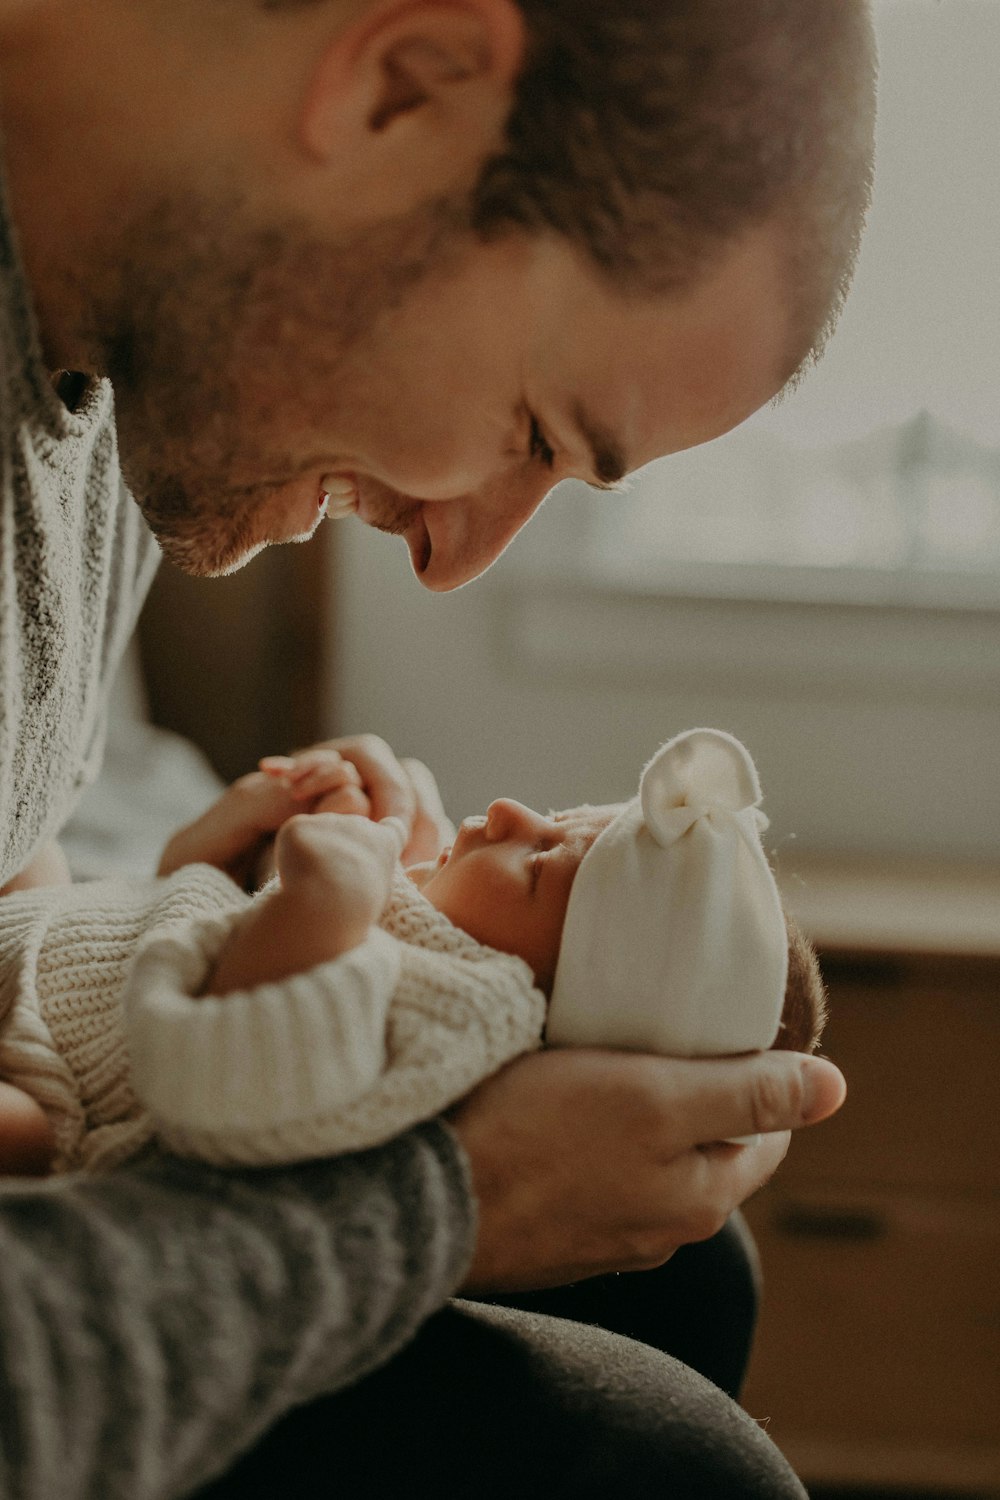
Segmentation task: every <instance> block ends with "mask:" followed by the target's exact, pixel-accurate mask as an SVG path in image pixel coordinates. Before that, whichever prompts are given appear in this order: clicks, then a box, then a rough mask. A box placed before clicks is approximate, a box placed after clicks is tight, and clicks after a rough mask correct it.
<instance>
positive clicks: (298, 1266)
mask: <svg viewBox="0 0 1000 1500" xmlns="http://www.w3.org/2000/svg"><path fill="white" fill-rule="evenodd" d="M471 1220H472V1210H471V1205H470V1200H469V1195H468V1188H467V1183H466V1179H465V1174H464V1167H463V1163H462V1160H461V1154H460V1153H459V1152H458V1150H457V1149H456V1146H455V1143H454V1140H453V1139H452V1138H451V1137H450V1136H449V1134H448V1132H447V1131H445V1130H444V1129H442V1128H441V1127H440V1126H437V1125H430V1126H426V1127H422V1128H421V1129H419V1130H415V1131H412V1132H410V1133H409V1134H408V1135H406V1136H404V1137H402V1138H401V1139H400V1140H398V1141H395V1142H393V1143H392V1144H391V1145H389V1146H386V1147H382V1148H380V1149H378V1150H375V1151H370V1152H365V1153H363V1154H360V1155H358V1156H354V1157H342V1158H340V1159H338V1160H336V1161H333V1162H321V1163H315V1164H311V1165H308V1166H303V1167H297V1168H295V1169H294V1170H280V1171H260V1172H254V1173H249V1172H244V1173H231V1172H224V1171H214V1170H212V1169H210V1168H207V1167H203V1166H200V1165H194V1164H191V1163H185V1162H180V1161H177V1160H174V1159H172V1158H167V1157H162V1156H159V1155H157V1154H155V1153H153V1154H150V1155H149V1156H147V1157H146V1158H144V1159H143V1160H142V1161H141V1162H139V1163H137V1164H135V1165H134V1166H133V1167H131V1168H129V1169H128V1170H124V1171H120V1172H118V1173H115V1174H112V1175H109V1176H107V1177H104V1178H90V1179H79V1178H77V1179H73V1180H61V1181H51V1182H47V1183H41V1184H32V1185H30V1186H28V1185H17V1186H15V1185H14V1184H5V1185H4V1187H3V1190H2V1191H0V1496H2V1497H3V1500H147V1497H148V1500H174V1497H180V1496H183V1495H187V1494H189V1493H191V1492H192V1491H193V1490H194V1489H196V1488H198V1487H199V1486H200V1485H202V1484H204V1483H205V1482H207V1481H208V1480H209V1479H210V1478H212V1477H213V1476H214V1475H216V1474H217V1473H220V1472H222V1471H224V1470H225V1469H226V1468H227V1467H229V1466H230V1465H231V1464H232V1462H233V1461H234V1460H235V1458H236V1457H237V1456H238V1455H239V1454H240V1453H241V1452H243V1451H245V1450H246V1449H247V1448H249V1447H250V1446H251V1445H252V1444H253V1443H254V1442H255V1441H256V1439H257V1438H258V1437H259V1436H260V1434H261V1433H262V1432H263V1431H264V1430H265V1429H266V1428H267V1427H268V1426H270V1425H271V1424H272V1423H273V1422H274V1421H275V1420H276V1419H277V1418H278V1417H279V1416H281V1415H282V1414H283V1413H284V1412H286V1411H287V1410H288V1409H289V1408H290V1407H291V1406H293V1405H295V1404H298V1403H300V1402H302V1401H307V1400H309V1399H310V1398H312V1397H314V1396H317V1395H319V1394H321V1393H323V1392H326V1391H330V1390H335V1389H337V1388H339V1387H342V1386H344V1385H346V1384H349V1383H351V1382H353V1381H355V1380H357V1379H359V1378H361V1377H362V1376H363V1375H365V1374H367V1373H368V1371H370V1370H372V1369H374V1368H375V1367H376V1366H377V1365H380V1364H382V1363H383V1362H384V1361H385V1360H387V1359H388V1358H390V1357H391V1356H392V1355H393V1354H394V1353H395V1352H396V1351H397V1350H399V1349H400V1348H401V1347H402V1346H403V1345H404V1344H405V1343H406V1342H407V1341H408V1339H409V1338H410V1337H411V1336H412V1335H413V1333H414V1332H415V1331H416V1329H417V1328H418V1327H419V1325H420V1324H421V1322H423V1321H424V1320H425V1319H426V1318H427V1317H429V1316H430V1315H431V1314H432V1313H433V1312H434V1311H436V1309H437V1308H438V1307H439V1306H440V1305H441V1304H442V1303H443V1302H444V1301H445V1299H446V1298H447V1297H448V1296H449V1294H450V1293H451V1292H452V1291H453V1290H454V1288H455V1286H456V1285H457V1284H458V1282H459V1281H460V1280H461V1278H462V1275H463V1273H464V1270H465V1268H466V1264H467V1261H468V1258H469V1255H470V1253H471V1240H472V1223H471Z"/></svg>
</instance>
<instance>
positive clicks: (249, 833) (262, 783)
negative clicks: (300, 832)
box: [156, 771, 303, 889]
mask: <svg viewBox="0 0 1000 1500" xmlns="http://www.w3.org/2000/svg"><path fill="white" fill-rule="evenodd" d="M302 811H303V807H302V803H301V801H300V800H298V799H297V798H296V797H295V796H294V795H293V791H292V787H291V786H290V785H289V783H288V782H287V780H282V779H281V778H279V777H276V776H269V775H265V774H264V772H262V771H251V772H250V774H249V775H248V776H241V777H240V778H239V780H238V781H234V782H233V784H232V786H230V787H227V788H226V790H225V791H224V792H223V794H222V796H221V797H220V798H219V799H218V801H216V802H213V803H212V806H211V807H210V808H209V809H208V811H207V812H204V813H202V815H201V817H200V818H196V819H195V821H194V822H193V823H189V824H187V826H186V827H184V828H181V829H180V830H179V831H178V832H177V833H175V834H174V836H173V838H172V839H171V840H170V842H169V843H168V844H167V847H166V848H165V849H164V851H163V857H162V859H161V860H160V864H159V868H158V870H157V872H156V873H157V874H158V875H172V874H173V873H174V871H175V870H179V869H181V867H182V866H183V865H193V864H206V865H215V866H216V868H217V869H219V870H223V871H224V872H225V873H226V874H227V875H229V876H230V877H231V878H232V879H233V880H235V881H236V884H237V885H239V886H242V887H244V889H246V888H247V887H248V886H251V885H254V884H256V883H257V880H258V876H260V878H263V876H262V875H260V872H259V870H258V866H259V864H260V862H261V860H262V858H263V857H264V856H265V854H266V852H267V851H268V850H269V849H270V846H271V841H272V840H273V838H274V835H275V833H276V832H277V830H278V829H279V828H280V827H281V825H282V824H283V823H285V822H287V820H288V819H289V818H291V817H294V816H295V814H296V813H301V812H302Z"/></svg>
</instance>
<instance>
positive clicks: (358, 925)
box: [206, 813, 406, 995]
mask: <svg viewBox="0 0 1000 1500" xmlns="http://www.w3.org/2000/svg"><path fill="white" fill-rule="evenodd" d="M405 837H406V830H405V828H404V825H403V824H402V822H401V821H400V820H399V819H398V818H384V819H383V820H382V822H381V823H372V822H370V821H369V820H368V819H366V818H358V817H349V816H348V817H345V816H343V815H338V814H337V813H319V814H316V815H315V816H299V817H292V818H290V819H289V820H288V821H287V822H286V823H284V824H283V826H282V827H281V829H280V830H279V832H278V835H277V838H276V839H275V844H274V849H275V857H276V862H277V869H278V877H279V880H280V885H279V887H278V889H277V890H275V891H267V892H265V893H264V894H263V895H261V896H260V897H258V899H257V900H256V901H255V903H254V905H253V906H252V907H251V908H250V910H249V911H248V912H247V913H246V916H245V917H244V918H243V920H242V921H241V922H240V923H239V924H238V925H237V926H236V927H235V928H234V929H233V931H232V933H231V934H230V937H229V940H228V942H227V943H226V945H225V947H224V948H223V950H222V953H221V954H220V956H219V960H218V962H217V964H216V966H215V970H214V972H213V974H212V978H211V980H210V982H209V984H208V987H207V990H206V993H207V994H211V995H226V994H228V993H229V992H230V991H232V990H238V989H250V988H252V987H253V986H254V985H258V984H267V983H272V982H274V981H276V980H280V979H285V978H287V976H288V975H289V974H298V973H302V972H303V971H304V970H306V969H313V968H315V967H316V965H317V964H322V963H329V962H330V960H332V959H334V958H339V957H340V955H341V954H342V953H346V952H347V951H348V950H349V949H350V948H356V947H357V946H358V945H359V944H360V943H363V942H364V940H365V938H366V937H367V936H368V932H369V930H370V928H371V927H372V925H373V924H374V923H375V922H377V921H378V919H379V917H380V916H381V915H382V912H383V911H384V910H385V906H386V903H387V901H388V899H389V892H390V890H391V888H392V877H393V872H394V870H395V868H396V862H397V860H398V859H399V853H400V850H401V849H402V847H403V842H404V840H405Z"/></svg>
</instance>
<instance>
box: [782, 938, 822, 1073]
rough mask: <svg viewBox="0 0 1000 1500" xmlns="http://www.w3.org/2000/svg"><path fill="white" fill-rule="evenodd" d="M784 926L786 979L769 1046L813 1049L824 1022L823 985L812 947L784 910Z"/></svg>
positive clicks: (785, 1049)
mask: <svg viewBox="0 0 1000 1500" xmlns="http://www.w3.org/2000/svg"><path fill="white" fill-rule="evenodd" d="M785 928H786V931H787V933H788V979H787V981H786V983H785V1004H784V1009H783V1010H782V1012H781V1025H780V1027H779V1028H778V1035H777V1037H776V1038H775V1040H774V1041H773V1042H772V1043H771V1047H772V1050H773V1051H776V1052H815V1050H816V1048H817V1047H818V1046H819V1040H820V1037H821V1036H822V1035H823V1027H824V1026H825V1025H826V1017H827V1007H826V988H825V986H824V984H823V978H822V975H821V974H820V970H819V960H818V959H817V957H816V950H815V949H814V948H813V945H812V943H810V941H809V939H808V938H807V937H806V936H805V934H804V933H803V932H802V931H801V930H800V928H798V927H797V926H796V924H795V923H794V922H793V921H792V919H791V917H790V916H789V915H788V913H787V912H786V913H785Z"/></svg>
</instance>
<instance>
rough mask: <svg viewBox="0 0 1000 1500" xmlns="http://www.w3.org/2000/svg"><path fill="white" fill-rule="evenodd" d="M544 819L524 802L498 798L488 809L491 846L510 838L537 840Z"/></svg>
mask: <svg viewBox="0 0 1000 1500" xmlns="http://www.w3.org/2000/svg"><path fill="white" fill-rule="evenodd" d="M543 823H544V819H543V818H541V817H540V816H539V814H538V813H536V812H533V811H532V809H531V808H530V807H525V805H524V803H523V802H515V801H514V799H513V798H512V797H498V798H497V799H496V801H495V802H491V803H490V805H489V807H488V808H487V809H486V837H487V839H488V840H489V842H490V843H491V844H499V843H502V842H503V840H504V839H510V838H535V837H537V835H538V832H539V830H540V828H541V826H542V824H543Z"/></svg>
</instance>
